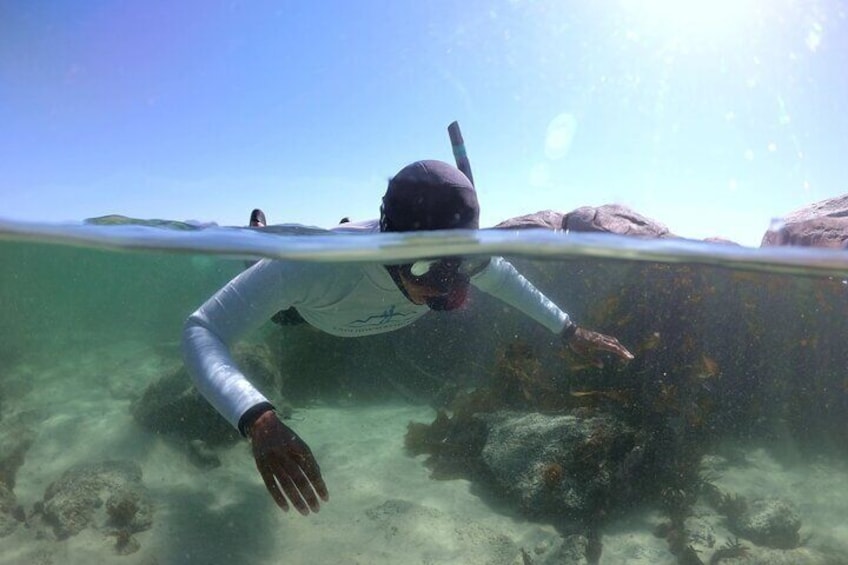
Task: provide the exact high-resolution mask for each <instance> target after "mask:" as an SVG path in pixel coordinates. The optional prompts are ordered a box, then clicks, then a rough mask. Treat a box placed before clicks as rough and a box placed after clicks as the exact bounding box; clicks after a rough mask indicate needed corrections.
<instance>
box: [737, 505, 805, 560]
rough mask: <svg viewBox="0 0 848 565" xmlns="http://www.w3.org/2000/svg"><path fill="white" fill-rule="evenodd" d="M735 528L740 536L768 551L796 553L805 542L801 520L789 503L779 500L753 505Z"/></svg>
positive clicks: (749, 506) (740, 518)
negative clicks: (803, 541) (781, 550)
mask: <svg viewBox="0 0 848 565" xmlns="http://www.w3.org/2000/svg"><path fill="white" fill-rule="evenodd" d="M732 526H733V527H734V529H735V530H737V531H738V534H739V535H740V536H743V537H746V538H748V539H750V540H751V541H753V542H754V543H756V544H759V545H764V546H767V547H773V548H777V549H792V548H794V547H798V544H799V543H800V542H801V537H800V535H799V533H798V531H799V530H800V529H801V517H800V515H799V514H798V511H797V510H795V508H794V507H793V506H792V505H791V504H790V503H789V502H786V501H785V500H781V499H779V498H765V499H758V500H754V501H752V502H750V503H749V504H748V507H747V509H746V511H745V512H744V513H743V514H742V515H741V516H739V518H737V519H736V520H735V521H734V523H733V524H732Z"/></svg>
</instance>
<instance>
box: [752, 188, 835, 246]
mask: <svg viewBox="0 0 848 565" xmlns="http://www.w3.org/2000/svg"><path fill="white" fill-rule="evenodd" d="M780 245H799V246H805V247H831V248H846V247H848V194H844V195H842V196H838V197H836V198H829V199H827V200H822V201H820V202H816V203H815V204H810V205H809V206H807V207H805V208H801V209H800V210H796V211H794V212H792V213H791V214H788V215H787V216H785V217H784V218H782V219H781V221H780V222H778V225H777V226H775V227H774V228H772V229H769V230H768V231H767V232H766V233H765V235H764V236H763V240H762V243H761V244H760V246H761V247H773V246H780Z"/></svg>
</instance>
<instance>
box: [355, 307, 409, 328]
mask: <svg viewBox="0 0 848 565" xmlns="http://www.w3.org/2000/svg"><path fill="white" fill-rule="evenodd" d="M412 315H414V313H413V312H397V311H395V305H394V304H392V305H391V306H389V307H388V308H386V309H385V310H383V312H382V313H381V314H375V315H373V316H368V317H367V318H365V319H360V320H354V321H352V322H351V323H350V324H348V326H349V327H352V328H362V327H373V326H382V325H385V324H389V323H392V322H397V321H398V320H396V318H401V320H400V321H403V319H404V318H407V317H408V316H412Z"/></svg>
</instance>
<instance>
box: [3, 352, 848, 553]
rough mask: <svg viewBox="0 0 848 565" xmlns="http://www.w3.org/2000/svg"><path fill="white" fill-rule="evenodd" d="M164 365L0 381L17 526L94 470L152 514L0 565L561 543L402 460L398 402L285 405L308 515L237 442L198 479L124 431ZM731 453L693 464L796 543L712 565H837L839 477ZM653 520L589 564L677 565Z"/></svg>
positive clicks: (612, 542) (621, 524) (632, 523)
mask: <svg viewBox="0 0 848 565" xmlns="http://www.w3.org/2000/svg"><path fill="white" fill-rule="evenodd" d="M168 359H169V360H168ZM175 359H176V358H175V357H171V356H163V355H162V352H161V350H157V349H155V348H151V347H149V346H147V345H144V344H141V343H135V342H129V343H126V344H123V345H122V346H120V347H110V348H108V349H100V350H97V351H92V350H77V351H76V353H75V354H73V355H70V356H64V357H56V358H54V359H51V360H49V361H50V362H49V363H48V362H47V360H45V362H44V364H43V366H42V363H31V364H26V363H22V364H19V365H16V366H14V367H9V368H7V369H6V372H5V374H4V376H3V380H4V390H5V391H6V392H5V393H4V397H5V400H4V402H5V409H4V416H6V415H7V414H10V413H28V414H32V415H33V421H34V424H33V427H34V428H35V432H36V440H35V442H34V444H33V445H32V447H31V448H30V449H29V451H28V452H27V453H26V459H25V462H24V464H23V465H22V466H21V468H20V469H19V470H18V473H17V481H16V484H15V488H14V493H15V495H16V497H17V502H18V504H20V505H22V506H23V507H24V509H25V510H26V512H27V513H28V514H29V513H31V512H32V509H33V506H34V505H35V504H36V503H37V502H38V501H40V500H41V499H42V498H43V496H44V492H45V489H46V488H47V487H48V485H50V483H52V482H53V481H55V480H56V479H57V478H58V477H59V476H61V474H62V473H63V472H64V471H65V470H66V469H68V468H70V467H72V466H74V465H77V464H80V463H84V462H94V461H103V460H108V459H126V460H132V461H134V462H136V463H138V464H139V465H140V466H141V468H142V471H143V482H144V485H145V486H146V488H147V489H148V491H149V492H150V495H151V497H152V499H153V502H154V514H153V525H152V527H151V528H150V529H148V530H146V531H143V532H139V533H136V534H135V536H134V537H135V538H136V540H137V541H138V542H139V544H140V548H139V549H138V551H136V552H135V553H132V554H130V555H118V554H117V553H116V550H115V539H114V538H113V537H110V536H107V535H106V534H104V533H103V532H102V531H101V530H98V529H96V528H89V529H86V530H83V531H82V532H81V533H79V534H77V535H74V536H71V537H69V538H68V539H65V540H62V541H56V540H55V539H51V538H50V537H49V536H43V535H42V536H39V535H38V532H37V531H36V530H37V529H36V528H31V527H27V526H26V525H24V524H21V525H20V526H19V527H17V528H16V529H15V531H14V532H13V533H11V534H10V535H8V536H6V537H2V538H0V565H5V564H25V563H26V564H30V563H32V564H42V565H47V564H57V565H59V564H61V565H64V564H68V565H74V564H86V565H88V564H91V563H120V564H126V565H154V564H158V565H165V564H182V563H199V564H218V563H221V564H224V563H226V564H241V563H246V564H247V563H249V564H251V565H264V564H276V563H286V564H301V563H302V564H313V565H318V564H349V565H354V564H361V565H366V564H368V565H383V564H385V565H388V564H421V565H424V564H428V565H429V564H434V565H435V564H440V563H446V564H457V565H459V564H463V565H466V564H467V565H475V564H493V565H497V564H515V565H523V564H524V563H525V559H528V558H529V559H530V561H531V562H533V563H542V562H546V561H545V560H546V559H547V557H546V555H548V554H549V553H550V550H551V548H552V547H554V546H555V545H556V544H557V543H558V542H559V541H560V540H561V536H560V535H559V534H558V533H557V531H556V530H555V529H554V528H553V527H552V526H551V525H550V524H545V523H537V522H532V521H528V520H526V519H524V518H522V517H521V516H520V515H518V514H517V513H516V512H515V511H514V509H512V508H511V507H510V505H509V504H504V505H502V506H499V507H498V508H493V507H492V505H491V502H492V501H491V500H488V501H487V500H486V498H485V497H481V496H479V495H478V494H477V493H476V492H475V488H474V486H473V485H472V484H471V483H469V482H468V481H465V480H449V481H436V480H433V479H431V478H430V476H429V471H428V469H427V468H426V467H425V465H424V462H423V460H424V458H423V457H412V456H410V455H408V454H407V452H406V451H405V450H404V446H403V438H404V434H405V432H406V426H407V423H408V422H410V421H416V422H430V421H432V419H433V417H434V412H433V410H432V409H431V408H429V407H427V406H416V405H408V404H401V403H394V404H382V405H369V406H353V405H352V406H347V407H339V406H321V405H317V406H312V407H307V408H300V409H297V410H296V412H295V414H294V417H293V419H292V421H291V422H290V424H291V426H292V427H293V428H294V429H296V430H297V432H298V433H299V434H300V435H301V437H302V438H303V439H304V440H305V441H306V442H307V443H308V444H309V445H310V447H311V448H312V450H313V452H314V453H315V456H316V457H317V459H318V461H319V463H320V465H321V468H322V471H323V474H324V477H325V480H326V482H327V485H328V488H329V490H330V501H329V502H328V503H327V504H326V505H324V506H323V507H322V509H321V511H320V512H319V513H318V514H314V515H311V516H308V517H303V516H301V515H300V514H298V513H297V512H294V511H292V512H289V513H283V512H281V511H280V510H278V509H277V507H276V506H275V505H274V504H273V502H272V500H271V498H270V497H269V496H268V495H267V493H266V491H265V489H264V487H263V485H262V482H261V479H260V478H259V475H258V473H257V472H256V470H255V467H254V465H253V461H252V458H251V456H250V452H249V447H248V445H247V444H246V443H240V444H238V445H235V446H233V447H231V448H227V449H223V450H219V451H218V455H219V457H220V458H221V462H222V465H221V466H220V467H218V468H215V469H212V470H207V471H204V470H200V469H198V468H197V467H196V466H195V465H193V464H192V463H191V462H190V461H189V459H188V457H187V455H186V453H185V452H184V451H183V450H181V449H180V448H179V447H178V446H175V445H174V444H173V443H170V442H168V441H164V440H163V439H162V438H159V437H157V436H155V435H153V434H150V433H147V432H145V431H144V430H142V429H141V428H140V427H139V426H138V425H137V424H136V423H135V422H134V420H133V418H132V416H131V415H130V404H131V398H133V397H134V396H135V395H138V394H140V393H141V392H142V391H143V390H144V389H145V388H146V387H147V385H148V384H150V383H151V382H153V381H155V380H156V379H158V378H159V376H160V375H161V374H162V373H163V371H166V370H168V369H169V368H172V367H173V366H175V364H176V363H178V361H176V360H175ZM736 449H737V451H738V450H739V449H740V448H739V447H737V448H736ZM744 453H745V456H744V458H743V459H742V460H736V459H734V460H733V461H732V462H731V461H729V460H727V459H725V458H723V457H721V456H718V455H716V456H711V457H710V458H708V464H709V465H710V466H711V468H712V469H713V470H715V471H716V472H717V475H718V477H719V478H718V479H717V481H716V484H717V485H718V486H719V487H720V488H721V489H722V490H723V491H726V492H733V493H738V494H740V495H743V496H745V497H748V498H757V497H767V496H779V497H781V498H784V499H786V500H789V501H791V502H792V503H794V504H795V506H796V507H797V509H798V511H799V512H800V514H801V517H802V521H803V526H802V530H801V535H802V539H803V540H804V544H803V545H802V547H800V548H798V549H795V550H791V551H778V550H762V551H759V550H758V551H752V552H751V553H750V555H749V556H748V558H747V560H734V561H731V560H724V561H722V563H731V562H739V563H742V562H745V563H787V564H789V563H798V564H806V563H822V564H831V563H832V564H839V563H845V564H848V465H846V464H845V463H844V462H839V461H834V460H830V459H828V458H825V457H822V458H819V459H812V460H811V459H802V458H797V460H796V461H795V462H793V463H792V464H787V463H786V462H785V461H786V460H787V459H792V457H791V454H790V455H789V456H787V454H786V453H784V454H781V457H780V458H779V459H778V458H776V457H775V454H773V453H770V452H769V451H767V450H765V449H762V448H750V447H749V448H744ZM778 461H780V462H778ZM663 520H664V517H663V515H662V513H661V512H659V511H658V509H656V508H646V509H641V510H636V511H632V512H629V513H628V514H627V515H624V516H622V517H620V518H617V519H615V520H613V521H611V522H610V523H609V524H608V525H607V526H606V527H605V528H604V535H603V553H602V556H601V560H600V563H601V564H631V565H642V564H644V565H647V564H670V565H671V564H675V563H677V559H676V558H675V557H674V556H673V555H671V554H670V553H669V550H668V545H667V543H666V541H665V540H664V539H660V538H657V537H655V536H654V535H653V533H652V532H653V530H654V528H655V527H656V526H657V525H658V524H660V523H661V522H662V521H663ZM687 525H688V526H690V527H691V529H692V531H693V532H694V533H695V534H694V535H701V538H702V539H701V540H700V542H699V543H700V546H699V547H701V548H702V549H700V550H699V551H700V553H699V557H700V558H701V559H702V560H703V561H704V563H709V561H710V556H711V553H712V552H713V549H717V548H719V547H721V545H722V544H723V543H725V542H726V540H728V539H730V538H733V537H734V536H732V534H731V533H730V532H728V531H727V528H726V525H725V524H724V521H723V518H721V517H720V516H718V515H717V514H716V513H715V511H713V510H712V509H710V508H708V507H707V506H705V505H704V506H702V505H700V504H698V505H696V506H695V508H694V509H693V517H692V518H690V520H689V522H688V523H687ZM699 532H700V533H699ZM710 538H711V539H710ZM740 542H742V543H744V544H746V545H748V546H751V545H752V544H750V542H747V541H746V540H740ZM711 543H712V544H713V545H712V546H710V544H711ZM522 554H524V556H523V555H522ZM558 562H560V563H563V561H558Z"/></svg>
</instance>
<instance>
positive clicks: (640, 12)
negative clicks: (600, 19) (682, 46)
mask: <svg viewBox="0 0 848 565" xmlns="http://www.w3.org/2000/svg"><path fill="white" fill-rule="evenodd" d="M621 2H622V6H623V7H624V8H625V10H626V11H627V12H628V13H629V14H630V16H631V18H632V20H631V21H632V23H633V24H634V26H635V28H636V29H634V30H633V31H634V32H635V33H651V34H662V35H668V36H674V37H677V38H680V39H682V40H684V41H692V40H699V39H707V38H709V39H711V40H715V39H717V38H719V37H721V36H723V35H725V34H726V33H735V32H738V31H740V30H741V29H744V28H746V27H748V26H751V25H753V24H755V23H756V21H757V19H758V15H759V12H760V10H761V9H762V6H761V2H762V0H621Z"/></svg>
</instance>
